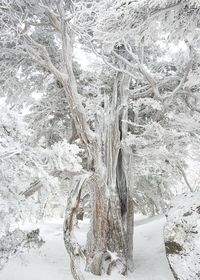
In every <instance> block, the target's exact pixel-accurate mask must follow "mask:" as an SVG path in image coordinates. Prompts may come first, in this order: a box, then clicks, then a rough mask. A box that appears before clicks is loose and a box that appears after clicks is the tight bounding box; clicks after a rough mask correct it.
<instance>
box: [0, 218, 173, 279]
mask: <svg viewBox="0 0 200 280" xmlns="http://www.w3.org/2000/svg"><path fill="white" fill-rule="evenodd" d="M164 223H165V217H163V216H157V217H154V218H148V217H142V216H138V217H136V222H135V225H136V226H135V233H134V272H133V273H132V274H129V275H128V279H134V280H173V279H174V278H173V275H172V273H171V270H170V269H169V265H168V262H167V259H166V254H165V248H164V241H163V225H164ZM35 226H39V228H40V231H41V236H42V237H44V238H45V244H44V245H43V246H42V247H41V249H39V250H38V249H32V250H30V251H29V252H26V253H21V254H18V255H17V256H15V257H13V258H12V259H11V260H10V262H9V264H7V265H6V266H5V268H4V269H3V270H2V271H1V272H0V276H1V278H0V279H2V280H26V279H30V280H34V279H37V280H44V279H48V280H55V279H56V280H66V279H67V280H72V279H73V277H72V275H71V271H70V264H69V263H70V260H69V256H68V254H67V253H66V250H65V248H64V246H63V233H62V220H60V221H59V222H56V221H51V223H46V224H38V225H35ZM35 226H34V225H29V229H30V228H31V227H32V228H34V227H35ZM79 227H80V236H79V238H80V239H81V241H82V242H85V241H86V240H85V239H86V238H85V237H86V229H87V224H85V223H80V225H79ZM116 277H118V278H117V279H124V276H121V277H120V276H119V275H117V276H116V275H113V276H112V277H111V276H106V275H104V276H103V277H102V278H101V279H116ZM86 279H88V280H89V279H90V280H92V279H99V277H98V276H96V277H95V276H94V275H91V274H89V273H87V274H86Z"/></svg>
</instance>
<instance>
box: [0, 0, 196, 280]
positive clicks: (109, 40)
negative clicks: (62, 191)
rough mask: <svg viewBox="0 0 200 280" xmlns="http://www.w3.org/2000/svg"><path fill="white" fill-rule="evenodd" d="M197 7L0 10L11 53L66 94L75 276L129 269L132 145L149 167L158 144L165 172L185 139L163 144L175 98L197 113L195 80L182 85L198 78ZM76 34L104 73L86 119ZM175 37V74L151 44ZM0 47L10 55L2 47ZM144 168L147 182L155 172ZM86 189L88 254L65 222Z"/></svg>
mask: <svg viewBox="0 0 200 280" xmlns="http://www.w3.org/2000/svg"><path fill="white" fill-rule="evenodd" d="M198 5H199V4H198V1H172V0H171V1H168V2H166V1H164V2H162V3H160V1H156V0H155V1H153V0H152V1H146V0H142V1H124V0H123V1H117V2H116V3H113V1H109V0H105V1H93V2H91V1H85V2H84V3H82V2H80V1H75V2H73V4H72V3H71V1H70V2H67V1H62V0H59V1H57V2H56V3H54V2H53V1H45V0H43V1H31V2H30V1H29V2H28V1H17V2H16V1H10V2H9V3H6V2H5V3H3V5H2V7H1V12H2V14H3V15H4V16H5V17H4V21H3V24H4V25H5V26H4V28H5V30H6V29H8V33H7V35H9V36H11V38H9V40H10V41H12V40H13V38H14V36H15V35H16V34H17V35H19V36H18V37H17V39H18V41H17V44H16V45H15V46H16V48H17V49H19V50H23V53H24V52H25V53H26V54H27V55H29V57H30V58H31V59H33V61H35V62H36V63H37V65H39V66H40V67H41V68H38V69H39V71H40V72H39V73H44V69H46V71H47V73H49V74H50V75H52V76H53V77H54V79H55V80H54V81H56V82H58V84H59V86H60V87H61V88H62V93H63V95H62V98H63V97H66V100H67V102H68V106H69V110H70V117H71V119H72V124H73V125H72V137H71V141H73V140H75V139H77V138H79V139H80V140H81V144H82V146H83V147H84V149H85V152H86V155H87V172H81V174H78V177H77V182H76V185H75V186H74V188H73V190H72V194H71V196H70V197H69V201H68V206H67V209H66V218H65V222H64V239H65V245H66V248H67V250H68V252H69V254H70V257H71V269H72V273H73V276H74V278H75V279H83V275H82V273H81V271H80V269H79V260H80V258H83V259H85V260H86V270H88V271H90V272H92V273H94V274H96V275H101V274H102V269H103V268H104V269H105V270H106V273H108V274H110V273H111V271H112V269H113V268H114V267H116V266H117V267H119V269H120V272H121V273H122V274H124V275H125V274H126V273H127V270H128V269H129V270H132V268H133V266H132V263H133V260H132V249H133V244H132V243H133V195H132V191H133V188H132V182H131V180H132V178H133V177H132V176H131V169H130V166H131V162H132V161H133V160H135V151H134V147H135V146H134V145H135V144H137V145H138V147H137V145H136V148H137V149H136V152H137V153H139V152H140V151H141V150H143V151H142V153H141V155H140V158H142V157H143V158H144V159H145V158H146V159H148V160H147V164H149V163H150V153H151V152H152V151H153V152H154V155H155V150H156V148H157V147H159V148H160V150H159V152H160V155H162V156H163V160H164V161H165V164H166V165H167V164H168V162H169V163H170V164H172V163H171V159H170V160H169V156H168V155H169V152H172V150H173V149H172V147H173V141H174V140H175V139H179V140H180V142H181V140H182V139H185V138H187V137H186V135H185V134H184V135H180V134H181V133H180V132H179V131H178V129H177V131H175V133H172V134H173V135H172V136H173V137H171V139H170V141H167V140H166V139H165V137H166V136H167V137H169V136H170V132H169V129H168V128H169V126H168V125H169V123H170V122H169V119H170V118H169V116H170V115H171V116H173V117H174V115H175V113H176V110H177V109H176V108H177V106H176V105H178V100H179V99H178V97H180V96H181V98H182V100H184V102H185V103H186V105H187V106H188V107H189V108H190V109H191V110H192V111H195V112H198V106H197V104H196V103H197V102H198V100H197V97H196V95H195V94H194V95H193V94H192V92H193V91H194V93H195V92H197V90H198V84H197V85H195V87H193V88H192V87H191V86H193V85H194V84H193V83H192V84H187V83H188V81H189V78H190V76H189V73H190V71H191V69H193V70H194V71H195V65H196V71H197V73H198V69H197V65H198V59H197V60H196V64H195V63H194V54H195V56H196V57H198V53H197V51H196V50H197V46H198V40H197V39H196V37H195V36H197V35H198V34H197V28H198V20H197V21H195V24H191V25H189V24H187V23H188V22H191V21H192V20H191V19H192V18H193V17H194V16H196V15H197V14H198V13H199V10H198ZM195 7H196V8H197V9H195ZM11 15H14V16H12V17H11ZM181 15H182V16H181ZM155 22H156V23H157V25H156V26H155ZM8 23H10V25H9V24H8ZM9 26H12V28H11V29H9V28H10V27H9ZM169 26H170V29H171V30H170V33H169V30H168V29H169ZM177 26H179V27H180V31H179V32H178V34H176V33H175V32H174V30H175V29H176V28H177ZM191 29H195V32H193V34H195V35H194V36H193V38H189V37H188V36H189V34H190V31H191ZM76 34H78V35H79V36H80V35H82V36H81V41H82V42H85V41H87V44H88V43H89V47H90V48H91V50H92V51H93V52H94V53H95V54H96V55H97V56H99V57H100V58H101V59H102V61H103V62H104V63H105V64H106V65H107V66H108V67H110V68H111V71H110V76H112V79H110V80H112V82H111V87H110V88H109V90H108V91H107V92H106V94H104V99H103V100H102V103H100V104H99V106H98V107H97V108H96V112H95V114H94V116H93V118H92V121H88V117H87V113H86V110H87V104H84V102H83V99H82V96H84V94H82V96H81V95H80V92H79V90H80V89H79V90H78V85H77V81H78V79H77V77H76V73H75V71H74V63H73V47H74V41H75V40H76V37H75V35H76ZM160 38H162V40H161V39H160ZM175 40H176V41H184V47H185V50H184V54H183V56H182V57H184V59H183V61H181V59H180V61H178V66H180V67H179V68H177V65H176V64H175V63H174V62H171V63H163V62H162V60H163V58H164V55H163V49H162V48H161V47H159V46H161V45H162V44H164V45H165V44H166V45H167V44H168V43H172V44H173V43H174V42H175ZM154 42H156V43H157V44H156V45H155V46H154V45H153V43H154ZM193 42H196V45H195V44H193ZM3 44H5V45H6V48H9V46H8V45H7V41H6V40H5V41H3ZM87 46H88V45H87ZM10 49H12V48H10ZM158 58H160V61H159V60H158ZM185 58H186V59H185ZM192 67H193V68H192ZM22 70H23V69H22ZM36 73H37V72H36ZM36 76H37V75H36ZM192 79H193V77H192ZM82 90H84V87H83V89H82ZM81 93H82V92H81ZM85 96H86V95H85ZM176 97H177V99H176ZM181 98H180V99H181ZM185 103H184V104H185ZM52 113H53V112H52ZM52 113H50V116H51V117H52V116H53V115H54V114H52ZM182 128H183V126H182ZM137 138H138V139H139V141H140V140H142V141H143V142H142V141H141V142H142V143H143V144H144V145H143V146H142V145H141V147H139V144H138V143H137ZM55 142H56V141H55ZM145 145H146V147H145ZM150 145H152V146H153V147H152V146H150ZM149 146H150V148H149ZM144 148H147V149H146V151H145V149H144ZM175 148H176V147H175ZM175 148H174V149H175ZM64 149H65V147H64ZM145 152H146V153H145ZM48 153H50V151H48ZM178 154H179V153H178ZM167 161H168V162H167ZM151 164H152V166H151V167H152V168H149V174H148V175H149V176H151V175H152V174H151V173H152V170H154V169H155V168H156V167H155V165H153V163H152V162H151ZM159 164H160V161H157V165H159ZM172 165H173V164H172ZM59 167H60V168H64V166H63V165H59ZM144 167H145V162H144V164H143V165H142V168H144ZM142 171H143V170H142ZM141 174H142V172H141ZM161 176H162V175H161ZM158 178H159V176H157V177H156V179H158ZM148 180H149V178H148ZM154 182H155V181H154ZM85 185H87V186H89V187H90V198H91V209H92V215H91V227H90V231H89V233H88V239H87V244H86V248H85V250H82V248H81V247H80V246H79V244H78V243H77V242H76V240H75V239H74V236H73V220H74V215H75V213H76V211H77V209H78V206H79V203H80V198H81V193H82V189H83V187H84V186H85ZM162 191H163V193H165V190H162ZM114 253H116V254H114ZM116 256H117V257H116Z"/></svg>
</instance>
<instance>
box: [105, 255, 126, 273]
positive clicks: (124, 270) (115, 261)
mask: <svg viewBox="0 0 200 280" xmlns="http://www.w3.org/2000/svg"><path fill="white" fill-rule="evenodd" d="M117 265H120V266H121V271H120V274H122V275H124V276H125V275H126V274H127V266H126V265H125V264H124V263H123V262H122V261H121V260H120V259H114V260H112V261H111V262H110V264H109V266H108V269H107V274H108V275H111V272H112V269H113V268H114V267H116V266H117Z"/></svg>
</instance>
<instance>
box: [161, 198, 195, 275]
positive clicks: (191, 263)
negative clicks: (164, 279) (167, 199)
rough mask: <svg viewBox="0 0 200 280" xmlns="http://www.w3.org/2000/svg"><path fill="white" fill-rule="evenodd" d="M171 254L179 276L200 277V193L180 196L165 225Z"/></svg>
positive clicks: (174, 272)
mask: <svg viewBox="0 0 200 280" xmlns="http://www.w3.org/2000/svg"><path fill="white" fill-rule="evenodd" d="M164 239H165V248H166V254H167V258H168V261H169V264H170V268H171V270H172V272H173V274H174V278H175V279H176V280H199V279H200V193H192V194H184V195H181V196H177V197H176V198H175V199H174V200H173V201H172V204H171V207H170V210H169V213H168V216H167V223H166V225H165V228H164Z"/></svg>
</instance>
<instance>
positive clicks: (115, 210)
mask: <svg viewBox="0 0 200 280" xmlns="http://www.w3.org/2000/svg"><path fill="white" fill-rule="evenodd" d="M56 3H57V10H58V11H57V12H58V17H55V14H54V13H51V11H50V9H49V8H48V7H46V6H45V5H43V7H44V8H45V10H46V12H47V16H48V17H49V20H50V23H51V24H52V27H54V29H55V30H56V31H57V32H59V33H60V35H61V41H62V54H61V55H62V58H63V59H62V72H61V71H60V70H59V69H57V68H56V67H55V66H54V64H53V63H52V61H51V58H50V55H49V53H48V51H47V49H46V47H45V46H43V45H41V44H39V43H38V42H36V41H35V40H34V39H32V37H30V36H29V35H28V34H27V33H26V29H27V28H25V31H24V34H25V35H24V37H25V39H26V40H27V41H28V43H29V45H30V46H31V47H32V48H31V53H32V55H33V54H35V58H36V59H38V57H39V59H38V60H37V61H38V63H39V64H41V65H42V66H43V67H45V68H46V69H47V70H48V71H50V72H51V73H52V74H54V75H55V77H56V79H57V80H58V81H59V82H60V83H61V84H62V86H63V89H64V90H65V93H66V98H67V101H68V103H69V106H70V111H71V115H72V119H73V132H74V133H73V137H72V138H73V139H74V138H76V137H78V138H80V140H81V141H82V143H83V145H84V147H85V150H86V152H87V157H88V166H89V167H90V172H89V173H88V177H87V178H86V177H85V175H84V176H83V177H80V178H79V182H78V183H77V185H76V186H75V188H74V190H73V193H72V194H71V197H69V200H68V206H67V209H66V215H65V221H64V242H65V246H66V249H67V251H68V253H69V255H70V258H71V271H72V274H73V277H74V279H76V280H83V279H84V277H83V274H82V272H81V269H80V261H81V260H82V259H83V260H84V259H86V270H88V271H90V272H92V273H94V274H95V275H101V274H102V268H103V267H104V264H105V263H107V267H106V269H105V271H106V272H107V274H111V272H112V269H113V268H114V267H119V269H120V272H121V273H122V274H123V275H125V274H126V272H127V269H128V268H129V269H131V264H132V242H133V241H132V239H133V203H132V199H131V195H130V183H129V176H128V166H129V152H128V153H127V149H126V147H123V144H122V141H123V139H124V138H125V137H126V134H127V123H126V122H127V120H128V91H127V90H126V87H128V85H129V79H127V78H126V77H124V76H123V75H122V76H120V75H118V76H117V77H116V80H115V84H114V87H113V88H114V89H113V95H112V100H111V103H109V106H108V107H109V111H108V112H107V117H109V118H108V120H109V121H108V123H106V122H105V123H104V128H105V131H106V132H105V131H97V130H98V129H96V131H95V134H94V132H93V131H92V130H91V129H90V128H89V126H88V124H87V120H86V115H85V113H84V107H83V105H82V103H81V98H80V96H79V94H78V91H77V84H76V79H75V75H74V72H73V67H72V57H73V56H72V48H73V38H72V37H71V31H70V30H71V29H70V26H69V23H68V22H67V21H66V19H65V15H63V7H62V1H57V2H56ZM36 50H37V51H36ZM38 51H39V52H40V56H38ZM99 129H100V128H99ZM105 133H106V135H105ZM103 134H104V136H105V137H103V139H104V140H103V139H100V138H101V137H99V136H100V135H103ZM73 139H71V140H73ZM105 139H106V140H105ZM102 147H105V148H104V149H103V152H102ZM86 182H87V184H88V185H90V190H91V191H90V198H91V209H92V210H91V211H92V218H91V227H90V231H89V233H88V239H87V245H86V249H85V251H84V250H82V248H81V247H80V246H79V244H78V242H77V241H76V239H75V236H74V235H73V221H74V217H75V214H76V212H77V209H78V207H79V202H80V197H81V191H82V187H83V186H84V185H85V184H86ZM112 253H114V254H112Z"/></svg>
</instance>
